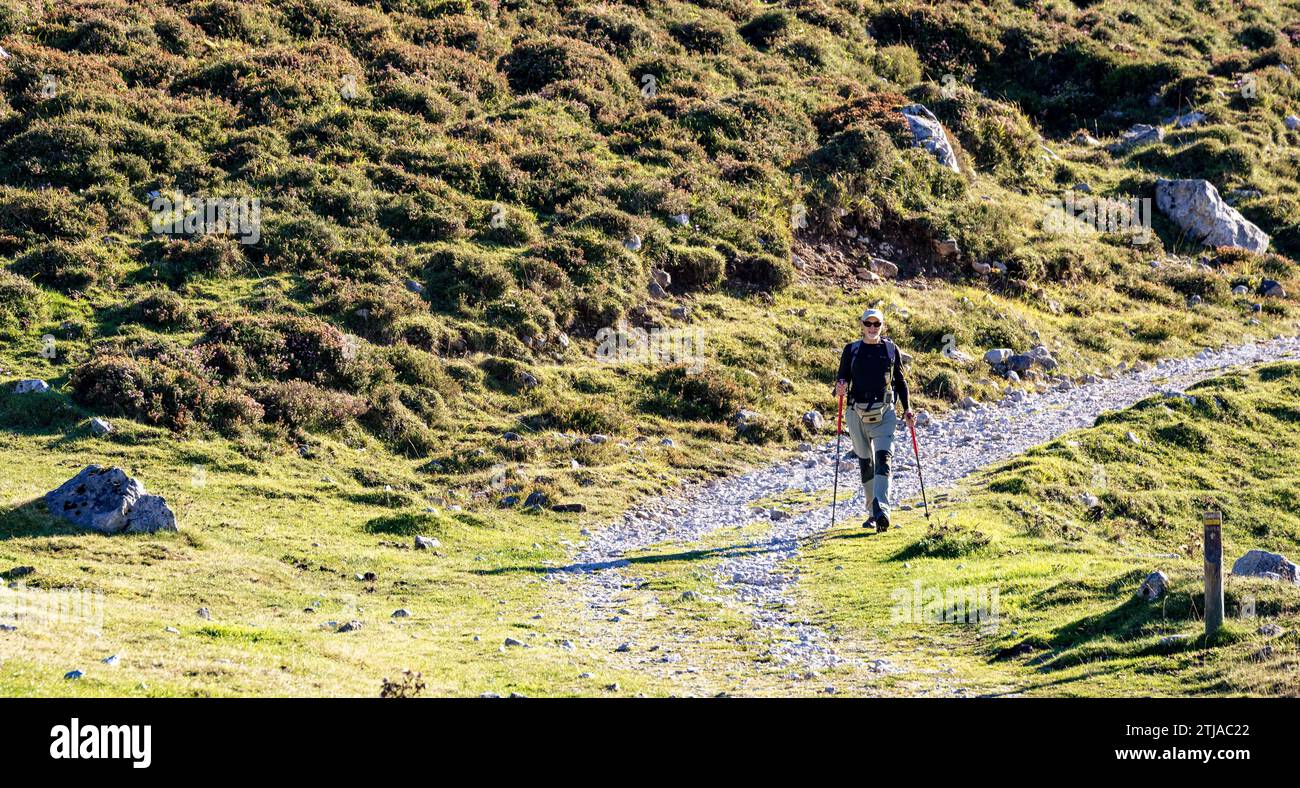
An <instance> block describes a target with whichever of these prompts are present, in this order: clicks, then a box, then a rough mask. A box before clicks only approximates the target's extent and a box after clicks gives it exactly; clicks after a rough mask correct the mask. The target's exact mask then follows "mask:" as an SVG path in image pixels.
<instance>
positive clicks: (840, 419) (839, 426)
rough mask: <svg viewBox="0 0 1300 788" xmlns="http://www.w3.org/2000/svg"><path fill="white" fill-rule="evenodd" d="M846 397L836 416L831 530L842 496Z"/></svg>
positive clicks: (841, 397) (841, 402) (841, 400)
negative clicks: (841, 447) (839, 499)
mask: <svg viewBox="0 0 1300 788" xmlns="http://www.w3.org/2000/svg"><path fill="white" fill-rule="evenodd" d="M843 427H844V395H843V394H840V406H839V411H838V413H837V415H836V416H835V487H834V488H833V489H832V491H831V530H832V531H833V530H835V504H836V501H837V500H838V498H839V495H840V434H841V433H842V432H843V431H844V429H843Z"/></svg>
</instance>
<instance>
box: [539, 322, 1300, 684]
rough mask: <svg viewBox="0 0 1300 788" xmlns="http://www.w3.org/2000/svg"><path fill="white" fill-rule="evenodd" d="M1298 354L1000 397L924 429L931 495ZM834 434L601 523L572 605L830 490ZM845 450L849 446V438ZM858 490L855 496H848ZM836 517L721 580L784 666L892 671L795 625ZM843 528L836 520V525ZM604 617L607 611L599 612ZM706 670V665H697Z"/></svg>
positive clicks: (616, 629) (1212, 360)
mask: <svg viewBox="0 0 1300 788" xmlns="http://www.w3.org/2000/svg"><path fill="white" fill-rule="evenodd" d="M1288 359H1290V360H1294V359H1300V337H1277V338H1275V339H1272V340H1265V341H1259V342H1253V343H1249V344H1245V345H1238V346H1233V347H1228V348H1224V349H1220V350H1205V351H1202V352H1201V353H1199V354H1197V355H1195V356H1192V357H1188V358H1182V359H1170V360H1162V361H1159V362H1157V363H1156V364H1154V365H1150V366H1149V367H1147V368H1142V369H1139V370H1129V371H1126V372H1120V373H1118V374H1116V375H1115V376H1114V377H1109V378H1101V379H1096V380H1094V381H1093V382H1089V383H1083V384H1075V385H1073V386H1071V387H1070V388H1068V389H1060V390H1052V391H1048V392H1044V393H1042V394H1025V395H1023V396H1022V397H1021V398H1019V399H1016V400H1013V399H1004V400H1003V401H1001V402H999V403H995V404H982V405H978V406H976V407H974V408H971V409H967V410H958V411H955V412H953V413H952V414H950V415H948V416H945V417H944V418H941V419H939V418H936V419H933V420H932V421H931V422H930V423H929V424H927V425H925V426H923V427H918V428H917V434H918V440H919V441H920V444H921V452H922V462H923V463H924V470H925V475H926V491H927V492H928V493H930V494H931V497H933V495H934V493H936V492H938V491H940V490H942V489H943V488H945V487H948V486H951V485H952V484H953V483H955V482H957V481H958V480H960V479H961V478H963V477H964V476H966V475H968V474H970V473H971V472H973V471H975V470H977V469H979V468H982V467H984V466H987V465H990V464H992V463H996V462H999V461H1001V460H1005V459H1008V458H1010V457H1013V456H1015V455H1017V454H1019V453H1021V452H1023V451H1025V450H1026V449H1028V448H1031V447H1033V446H1036V445H1039V444H1042V443H1045V442H1048V441H1050V440H1052V439H1053V438H1056V437H1057V436H1059V435H1061V434H1063V433H1066V432H1069V431H1071V430H1075V429H1078V428H1081V427H1088V426H1091V425H1092V424H1093V422H1094V420H1095V419H1096V417H1097V416H1098V415H1100V414H1101V413H1102V412H1103V411H1106V410H1116V409H1120V408H1125V407H1129V406H1131V405H1133V404H1135V403H1137V402H1138V401H1140V400H1142V399H1145V398H1147V397H1149V396H1152V395H1154V394H1159V393H1162V392H1166V393H1171V394H1172V393H1177V392H1181V391H1182V390H1183V389H1184V388H1185V387H1187V386H1188V385H1191V384H1192V383H1195V382H1197V381H1199V380H1203V379H1205V378H1209V377H1214V376H1215V375H1218V374H1221V373H1222V372H1224V371H1226V370H1227V369H1229V368H1232V367H1249V366H1254V365H1257V364H1261V363H1266V362H1271V361H1280V360H1288ZM910 444H911V440H910V437H908V435H907V430H906V427H905V426H903V425H902V423H901V420H900V424H899V431H898V434H897V437H896V438H895V442H894V482H893V485H892V490H891V492H892V496H891V497H892V498H893V500H894V501H902V500H907V499H910V498H913V497H916V496H919V494H920V490H919V484H918V482H917V474H916V464H915V461H914V459H913V457H912V450H911V445H910ZM834 447H835V443H834V441H833V440H831V441H828V442H827V443H825V444H823V445H821V446H818V447H815V449H814V450H813V451H809V452H805V453H803V454H802V456H798V457H795V458H794V459H791V460H786V461H782V462H779V463H775V464H772V465H768V466H766V467H763V468H761V469H758V470H755V471H752V472H749V473H745V474H741V475H737V476H733V477H729V478H726V479H721V480H714V481H711V482H708V483H704V484H694V485H687V486H684V487H683V488H682V489H681V490H680V491H679V492H678V493H677V494H675V495H673V496H666V497H662V498H658V499H655V500H652V501H647V502H646V503H645V504H644V505H643V506H640V507H637V508H635V509H633V510H631V511H629V512H627V513H626V514H625V515H624V517H623V518H622V519H621V520H618V521H615V522H613V523H610V524H609V525H607V526H605V527H602V528H598V529H593V530H592V532H591V533H590V535H589V536H588V539H587V543H586V544H585V545H583V546H581V547H580V548H579V549H578V550H577V552H576V554H575V555H574V557H573V562H572V564H570V565H569V566H567V567H563V568H560V569H557V570H555V571H553V572H552V573H551V575H550V577H551V578H552V579H555V578H557V577H558V578H559V579H560V580H561V582H563V583H564V584H565V588H564V592H563V593H564V596H565V598H566V602H567V604H569V605H572V606H580V607H581V608H583V609H584V610H585V611H586V612H588V613H589V614H590V613H591V611H602V610H606V609H610V608H612V607H616V606H617V605H618V604H619V600H620V598H621V597H622V596H623V595H624V591H625V590H626V589H627V588H629V587H631V586H634V585H635V583H634V582H631V581H633V580H634V578H630V577H629V575H628V571H629V570H628V562H627V561H626V560H625V559H624V558H623V555H624V554H625V553H627V552H629V551H634V550H638V549H641V548H645V547H647V546H650V545H654V544H670V545H673V547H674V549H676V548H677V547H689V546H690V545H691V544H692V543H694V542H698V541H699V540H701V539H702V538H705V537H708V536H710V535H712V534H714V533H715V532H717V531H719V530H720V529H728V528H731V529H734V528H738V527H742V526H745V525H748V524H751V523H755V522H758V521H762V520H769V515H768V513H767V512H764V511H761V510H755V509H754V508H753V507H752V504H753V503H754V502H755V501H759V500H762V499H765V498H770V497H772V496H778V495H781V494H782V493H786V492H787V491H790V490H802V491H808V492H811V491H820V490H829V489H830V487H831V483H832V475H833V472H834ZM843 449H844V451H848V450H849V449H850V446H849V443H848V441H847V440H845V441H844V445H843ZM857 475H858V474H857V467H856V463H854V464H853V466H852V468H851V470H850V469H849V466H847V465H846V466H845V469H844V470H841V473H840V491H841V502H840V504H839V510H838V511H839V515H838V517H839V521H840V523H843V524H844V525H849V524H850V523H852V524H854V525H856V524H858V523H860V521H861V520H862V519H863V512H864V508H865V507H864V506H863V500H862V492H861V486H860V485H859V484H857ZM853 491H856V495H854V496H853V497H850V493H852V492H853ZM829 525H830V507H829V506H825V507H818V508H815V509H812V510H810V511H806V512H802V513H799V514H796V515H794V516H793V517H786V518H785V519H777V520H771V529H770V531H769V532H768V534H767V536H766V537H765V538H763V539H760V540H759V541H758V543H757V544H755V545H754V547H758V548H760V549H749V550H737V551H731V554H730V557H727V558H724V559H723V560H722V561H720V562H719V563H718V564H717V566H716V568H715V569H714V574H715V578H716V580H717V582H718V584H719V586H720V587H722V588H724V589H726V590H727V591H728V592H729V593H730V594H731V595H733V597H734V598H733V599H729V600H727V601H728V604H733V605H738V606H739V607H740V608H741V609H742V610H743V611H744V612H745V613H746V614H747V615H748V616H749V617H750V618H751V620H752V621H753V625H754V627H755V628H756V629H758V630H762V631H763V632H764V634H766V635H767V636H768V637H769V639H770V641H771V642H772V643H773V646H772V653H771V657H772V659H773V661H774V663H775V665H776V666H778V667H788V668H789V669H790V670H793V671H820V670H824V669H827V668H831V667H835V666H839V665H846V664H848V665H852V666H853V667H855V668H861V669H865V670H869V671H872V672H890V671H893V670H895V667H894V666H892V665H890V664H889V663H888V662H887V661H885V660H878V659H877V660H867V659H864V658H861V657H853V656H844V655H841V654H840V653H837V651H836V649H835V647H834V646H835V644H834V642H833V640H832V639H831V637H830V636H828V634H827V633H826V632H825V631H823V630H821V629H820V628H818V627H815V626H812V625H809V624H807V623H804V622H800V621H796V620H794V618H793V617H792V616H791V614H790V611H789V607H790V605H791V604H792V602H793V599H792V593H791V592H792V590H793V586H794V584H795V583H797V582H798V579H799V578H798V574H797V570H796V569H789V568H788V567H787V564H788V562H789V560H790V559H792V558H794V557H795V556H796V555H797V553H798V551H799V549H800V548H801V547H803V546H805V545H806V544H807V543H808V541H807V537H811V536H814V535H816V534H818V533H820V532H823V531H825V530H826V529H827V528H828V527H829ZM838 527H840V526H838V525H837V528H838ZM596 615H599V613H598V612H597V613H596ZM601 628H602V636H603V637H602V639H603V640H606V641H609V642H612V641H614V640H617V641H619V642H629V643H635V642H637V638H638V635H637V621H635V620H619V621H605V622H604V623H602V625H601ZM699 670H708V666H707V665H699V666H695V667H693V668H691V672H697V671H699Z"/></svg>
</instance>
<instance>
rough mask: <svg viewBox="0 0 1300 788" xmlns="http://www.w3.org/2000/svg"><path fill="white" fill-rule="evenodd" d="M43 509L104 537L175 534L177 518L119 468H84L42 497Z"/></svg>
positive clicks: (156, 497)
mask: <svg viewBox="0 0 1300 788" xmlns="http://www.w3.org/2000/svg"><path fill="white" fill-rule="evenodd" d="M45 508H46V509H47V510H48V511H49V513H50V514H52V515H54V516H55V517H59V518H62V519H64V520H66V521H68V522H70V523H72V524H73V525H77V526H80V527H82V528H86V529H89V530H92V531H99V532H100V533H105V534H119V533H155V532H157V531H175V530H177V528H176V515H175V514H173V513H172V510H171V509H170V508H168V506H167V503H166V501H164V500H163V499H162V496H159V495H150V494H148V493H146V492H145V489H144V485H143V484H141V483H140V482H139V481H138V480H137V479H133V478H131V477H130V476H127V475H126V471H124V470H122V469H121V468H101V467H100V466H98V465H87V466H86V467H85V468H84V469H83V470H82V471H81V473H78V474H77V475H76V476H73V477H72V478H71V479H69V480H68V481H66V482H64V483H63V484H62V485H60V486H59V487H58V489H55V490H51V491H50V492H48V493H46V494H45Z"/></svg>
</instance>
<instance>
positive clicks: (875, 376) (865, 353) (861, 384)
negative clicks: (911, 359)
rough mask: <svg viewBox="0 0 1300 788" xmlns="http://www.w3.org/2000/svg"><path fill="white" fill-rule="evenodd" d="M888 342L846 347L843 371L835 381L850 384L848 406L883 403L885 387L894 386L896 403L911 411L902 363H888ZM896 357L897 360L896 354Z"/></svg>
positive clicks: (855, 343)
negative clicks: (850, 404)
mask: <svg viewBox="0 0 1300 788" xmlns="http://www.w3.org/2000/svg"><path fill="white" fill-rule="evenodd" d="M888 341H889V340H886V339H882V340H881V341H879V342H877V343H876V344H874V345H871V344H868V343H866V342H861V343H859V342H850V343H849V344H847V345H845V346H844V352H843V353H841V354H840V371H839V375H837V376H836V379H837V380H847V381H849V402H867V403H870V402H880V401H882V400H883V399H884V398H885V389H886V387H887V386H889V385H890V384H891V383H892V384H893V388H894V399H895V400H896V401H897V402H898V403H899V404H901V405H902V406H903V411H904V412H906V411H908V410H911V408H910V407H908V398H907V393H908V392H907V380H906V379H905V378H904V377H903V361H902V358H900V357H896V358H895V360H894V363H893V364H891V363H890V362H889V348H888V347H887V346H886V345H885V343H886V342H888ZM854 345H858V352H857V354H856V356H855V354H854V353H853V346H854ZM895 355H896V356H898V354H897V353H896V354H895ZM850 363H851V364H852V369H850Z"/></svg>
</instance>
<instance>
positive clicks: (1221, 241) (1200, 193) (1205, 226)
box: [1156, 178, 1269, 253]
mask: <svg viewBox="0 0 1300 788" xmlns="http://www.w3.org/2000/svg"><path fill="white" fill-rule="evenodd" d="M1156 207H1157V208H1159V209H1160V211H1161V213H1163V214H1165V215H1166V216H1168V217H1169V218H1170V219H1171V220H1173V222H1174V223H1175V224H1177V225H1178V226H1179V227H1181V228H1182V229H1183V230H1185V231H1186V232H1187V234H1188V235H1190V236H1191V237H1192V238H1194V239H1195V240H1197V241H1199V242H1200V243H1202V244H1204V245H1206V246H1210V247H1218V246H1232V247H1236V248H1238V249H1246V250H1248V251H1251V252H1256V253H1262V252H1264V251H1266V250H1267V249H1268V242H1269V237H1268V234H1267V233H1265V232H1264V231H1263V230H1261V229H1259V228H1258V227H1256V226H1255V225H1254V224H1251V223H1250V222H1249V221H1247V220H1246V218H1245V217H1243V216H1242V215H1241V214H1239V213H1237V210H1236V209H1235V208H1233V207H1232V206H1230V205H1228V204H1227V203H1226V202H1224V201H1223V199H1222V198H1221V197H1219V191H1218V190H1217V189H1215V188H1214V184H1212V183H1210V182H1209V181H1206V180H1200V179H1183V180H1169V179H1166V178H1161V179H1160V180H1158V181H1156Z"/></svg>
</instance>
